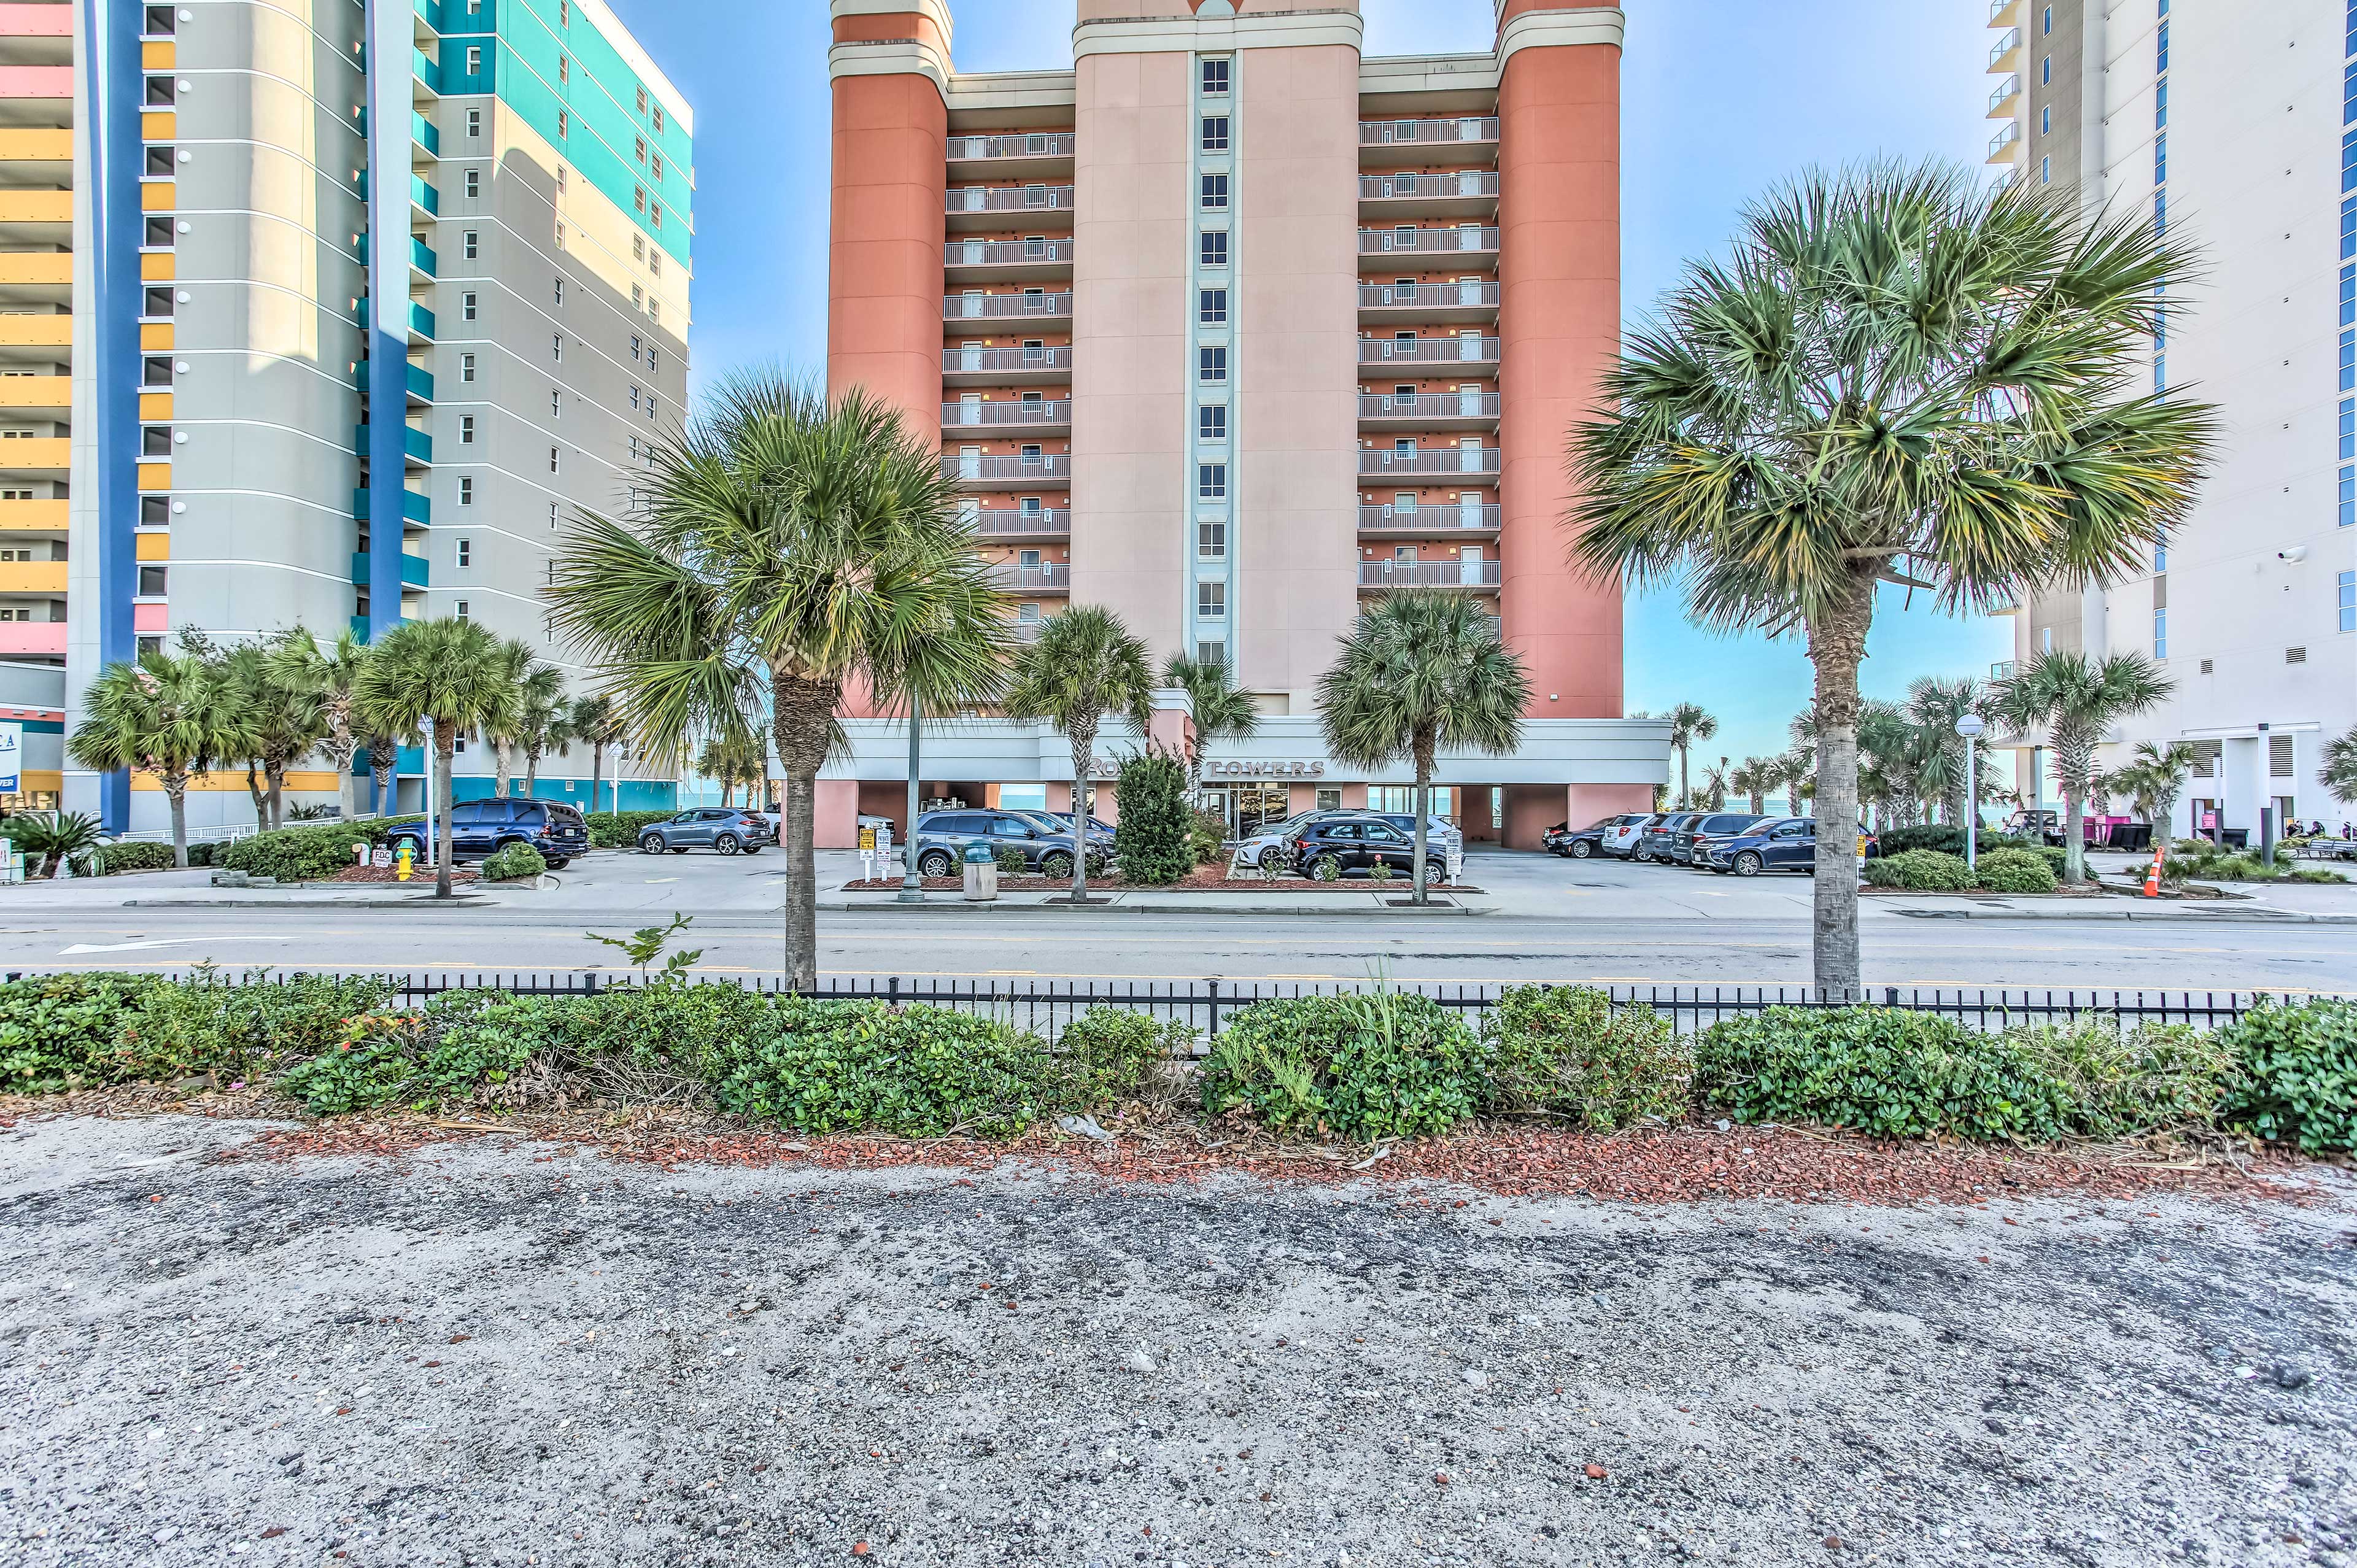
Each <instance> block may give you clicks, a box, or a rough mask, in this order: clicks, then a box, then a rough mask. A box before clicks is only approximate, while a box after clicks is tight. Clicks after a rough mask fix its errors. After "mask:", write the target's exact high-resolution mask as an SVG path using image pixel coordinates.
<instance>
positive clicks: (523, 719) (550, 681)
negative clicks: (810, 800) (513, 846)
mask: <svg viewBox="0 0 2357 1568" xmlns="http://www.w3.org/2000/svg"><path fill="white" fill-rule="evenodd" d="M497 658H498V663H499V672H500V680H501V681H502V682H504V683H505V684H506V685H507V686H508V688H509V689H510V692H511V697H510V700H509V701H508V702H507V703H505V704H504V705H503V706H502V707H501V708H500V712H499V713H498V714H494V715H493V716H492V717H490V718H489V719H487V720H485V721H484V724H483V728H482V737H483V740H484V742H485V743H486V744H487V745H489V746H490V748H491V756H492V758H493V761H492V776H491V793H492V794H493V795H495V796H496V797H498V798H499V799H500V800H506V799H507V798H508V793H509V791H510V790H511V789H512V788H513V786H514V782H515V758H516V753H517V752H518V751H519V750H521V749H522V746H523V739H524V729H525V725H526V723H527V715H528V714H533V712H535V711H537V712H539V713H542V714H545V713H547V712H548V711H549V709H550V708H551V707H553V706H554V705H555V704H557V703H562V702H563V701H564V698H565V677H564V675H563V674H562V673H560V672H559V671H557V669H556V667H555V666H554V665H553V664H547V663H544V662H542V660H541V657H540V651H539V650H537V649H535V648H533V645H532V644H531V643H529V642H525V641H523V640H522V639H520V638H502V639H500V643H499V652H498V655H497ZM525 793H526V794H530V793H531V791H530V790H529V789H527V790H526V791H525Z"/></svg>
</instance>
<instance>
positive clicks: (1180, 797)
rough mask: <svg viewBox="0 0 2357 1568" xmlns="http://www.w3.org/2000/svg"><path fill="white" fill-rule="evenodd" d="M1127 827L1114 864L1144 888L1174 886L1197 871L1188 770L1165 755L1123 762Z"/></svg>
mask: <svg viewBox="0 0 2357 1568" xmlns="http://www.w3.org/2000/svg"><path fill="white" fill-rule="evenodd" d="M1118 788H1119V789H1120V799H1121V829H1120V831H1119V832H1117V833H1115V834H1114V864H1115V865H1119V866H1120V867H1121V874H1122V875H1123V876H1124V877H1125V878H1126V879H1128V880H1129V881H1130V882H1132V883H1134V884H1135V885H1136V886H1140V887H1168V886H1172V885H1173V884H1175V883H1179V882H1183V881H1185V880H1186V879H1187V874H1188V873H1189V872H1190V871H1192V870H1194V869H1195V843H1194V837H1193V829H1194V820H1195V813H1194V812H1193V811H1191V810H1190V809H1189V807H1188V804H1187V768H1186V767H1185V765H1184V764H1182V763H1180V762H1179V760H1178V759H1177V758H1176V757H1165V756H1163V755H1162V754H1161V753H1159V752H1154V751H1148V752H1141V753H1135V754H1133V755H1131V756H1128V757H1123V758H1122V762H1121V777H1120V779H1119V784H1118Z"/></svg>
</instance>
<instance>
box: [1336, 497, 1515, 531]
mask: <svg viewBox="0 0 2357 1568" xmlns="http://www.w3.org/2000/svg"><path fill="white" fill-rule="evenodd" d="M1500 522H1501V508H1498V507H1496V506H1483V505H1481V504H1480V502H1478V501H1477V502H1475V503H1474V504H1473V505H1471V506H1448V505H1445V504H1444V505H1437V506H1410V507H1403V506H1362V507H1361V508H1360V509H1359V532H1361V533H1394V534H1398V533H1416V534H1432V533H1495V532H1498V528H1499V524H1500Z"/></svg>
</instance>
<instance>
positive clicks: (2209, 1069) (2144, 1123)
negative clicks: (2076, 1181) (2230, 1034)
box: [2010, 1013, 2234, 1139]
mask: <svg viewBox="0 0 2357 1568" xmlns="http://www.w3.org/2000/svg"><path fill="white" fill-rule="evenodd" d="M2010 1033H2011V1037H2012V1038H2013V1039H2015V1040H2016V1041H2018V1042H2019V1044H2020V1046H2021V1047H2022V1049H2023V1050H2024V1051H2025V1052H2027V1053H2028V1055H2029V1058H2030V1060H2032V1061H2033V1062H2035V1063H2036V1064H2037V1066H2038V1067H2039V1069H2040V1070H2041V1071H2043V1072H2044V1073H2046V1074H2047V1075H2048V1076H2049V1077H2050V1078H2051V1079H2054V1080H2055V1081H2056V1082H2057V1083H2059V1084H2060V1085H2061V1087H2062V1089H2063V1091H2064V1092H2065V1094H2066V1095H2067V1096H2068V1097H2069V1099H2070V1101H2071V1107H2072V1109H2071V1128H2072V1131H2073V1132H2075V1133H2082V1134H2083V1135H2085V1136H2087V1137H2090V1138H2107V1139H2115V1138H2134V1137H2139V1136H2143V1135H2145V1134H2147V1133H2201V1132H2206V1131H2210V1130H2212V1129H2214V1128H2215V1127H2216V1126H2217V1124H2218V1110H2219V1106H2220V1105H2221V1103H2222V1101H2223V1100H2224V1098H2225V1093H2226V1085H2227V1080H2228V1079H2229V1077H2230V1076H2231V1073H2232V1069H2233V1063H2234V1053H2233V1049H2232V1048H2231V1047H2228V1046H2226V1045H2225V1044H2223V1043H2222V1041H2221V1040H2220V1039H2219V1037H2218V1036H2215V1035H2212V1034H2208V1033H2205V1032H2204V1031H2202V1030H2200V1029H2196V1028H2194V1027H2193V1026H2190V1025H2189V1024H2142V1025H2138V1026H2136V1027H2135V1028H2133V1029H2123V1028H2122V1027H2121V1026H2120V1021H2119V1020H2118V1019H2117V1018H2115V1017H2111V1016H2108V1015H2104V1014H2100V1013H2083V1014H2081V1015H2079V1016H2078V1017H2076V1018H2073V1019H2072V1020H2071V1021H2070V1022H2069V1023H2067V1024H2040V1025H2030V1026H2024V1027H2020V1028H2017V1029H2014V1030H2012V1031H2011V1032H2010Z"/></svg>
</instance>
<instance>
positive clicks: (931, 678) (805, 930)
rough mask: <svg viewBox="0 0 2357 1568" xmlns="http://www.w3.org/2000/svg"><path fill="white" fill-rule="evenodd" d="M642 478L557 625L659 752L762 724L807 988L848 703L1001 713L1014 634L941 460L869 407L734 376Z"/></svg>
mask: <svg viewBox="0 0 2357 1568" xmlns="http://www.w3.org/2000/svg"><path fill="white" fill-rule="evenodd" d="M634 478H635V481H636V483H635V487H634V489H633V490H632V491H631V495H632V498H633V503H634V505H635V507H636V509H637V510H636V511H635V513H634V515H633V516H632V517H631V518H630V520H629V521H628V523H627V524H625V523H623V522H619V521H613V520H611V519H608V518H605V517H601V516H598V515H597V514H596V513H592V512H584V513H582V514H581V515H580V516H579V517H578V518H577V519H576V521H575V523H574V525H573V527H572V528H571V530H570V531H568V533H567V535H566V538H565V547H564V549H563V550H562V551H561V552H560V553H558V555H557V558H556V569H555V576H554V584H553V585H552V586H551V587H550V588H549V589H547V590H546V592H547V595H548V597H549V598H550V599H551V600H552V601H553V603H554V609H553V610H552V612H551V617H550V619H551V623H552V625H553V626H554V628H555V630H556V631H557V633H558V634H559V635H560V636H564V637H566V638H569V639H572V640H573V641H574V642H576V644H578V645H579V646H580V647H582V648H583V649H585V650H587V651H588V652H589V654H590V655H591V656H592V657H593V658H594V659H595V660H597V670H598V674H599V677H600V679H601V681H602V683H603V684H604V685H605V687H606V689H607V690H608V692H609V693H612V694H613V695H614V696H616V697H617V698H618V699H619V702H620V705H621V707H622V709H623V711H624V712H626V713H627V714H629V715H630V722H631V724H632V725H633V726H634V733H635V736H636V738H637V739H638V741H639V743H640V746H641V748H642V749H643V750H644V751H645V752H646V753H648V754H650V755H653V756H659V757H669V756H676V755H678V754H679V753H680V751H681V750H682V749H683V747H685V746H687V745H688V743H689V742H690V741H691V740H692V739H694V738H698V737H702V736H710V735H714V734H716V733H719V732H721V731H723V730H726V728H728V727H729V726H730V725H736V724H741V723H743V722H745V720H744V718H743V715H745V714H755V713H767V714H769V718H770V741H771V744H772V745H773V746H775V748H776V751H777V756H778V760H779V762H780V765H782V767H783V768H784V769H785V775H786V789H785V810H784V818H785V822H784V829H783V832H781V833H780V838H781V839H782V840H783V842H784V845H785V852H786V900H785V921H786V933H785V934H786V969H787V974H788V979H789V981H790V983H791V984H793V985H794V986H795V987H796V988H798V989H802V990H808V989H810V988H811V987H813V986H815V985H816V984H817V983H818V880H817V863H816V861H815V859H814V854H815V850H814V843H813V840H814V832H815V824H816V818H815V815H814V806H815V801H816V797H817V791H818V772H819V768H821V767H822V766H823V764H824V763H825V761H826V757H827V754H828V753H829V752H830V751H831V750H833V749H834V747H835V746H836V745H837V744H838V743H839V742H840V740H841V738H842V731H841V729H840V727H839V726H838V725H836V723H835V714H836V710H837V709H839V708H840V707H841V706H842V704H843V698H844V692H845V687H846V685H848V684H852V683H857V684H859V685H862V686H864V687H866V690H867V691H868V692H870V693H873V694H874V695H875V697H876V698H877V701H879V702H880V703H885V704H887V705H889V704H890V703H896V702H904V701H908V700H910V699H914V700H915V701H916V702H917V703H919V704H920V705H921V706H922V708H923V709H924V711H926V712H928V713H952V712H955V711H956V710H957V709H958V708H960V707H962V706H965V705H969V704H973V703H983V702H987V701H990V700H991V699H993V698H995V697H996V695H997V693H998V691H999V688H1000V686H1001V685H1002V684H1003V682H1004V681H1005V676H1006V650H1007V646H1008V628H1009V625H1010V624H1011V623H1010V622H1008V621H1007V619H1006V617H1005V616H1004V614H1003V613H1002V612H1001V609H1000V607H999V601H998V596H997V594H996V590H995V589H994V588H993V587H992V585H991V582H990V578H989V575H988V574H987V572H986V571H985V567H984V565H983V563H982V559H981V556H980V553H979V552H978V549H977V539H976V536H975V533H974V525H973V523H972V522H970V521H967V520H966V519H965V518H963V516H962V515H961V514H960V511H959V507H958V489H957V483H956V481H955V480H954V479H953V478H950V477H948V476H945V475H944V474H943V473H942V461H941V454H940V453H939V451H937V450H936V449H935V448H934V447H933V446H931V444H930V443H928V442H926V441H924V440H922V439H920V437H919V436H917V435H915V434H914V433H913V432H912V431H911V430H910V429H909V427H908V425H907V424H904V423H903V422H902V420H901V418H900V416H899V413H896V412H894V411H893V410H892V409H891V408H890V407H889V406H888V404H886V403H883V402H881V401H880V400H878V399H877V398H874V397H871V396H869V395H868V394H867V393H866V392H863V391H860V390H858V389H854V390H852V391H850V392H846V393H845V394H844V395H843V396H842V397H841V398H840V399H838V400H836V401H835V402H834V403H832V404H830V403H828V401H827V400H826V398H825V396H824V395H823V394H822V393H820V392H817V391H815V390H813V389H811V388H808V387H804V386H801V385H798V384H796V383H794V382H793V381H789V380H787V379H786V378H784V377H782V376H780V375H779V374H777V373H775V372H773V371H762V372H754V373H748V374H745V375H740V376H737V377H735V378H733V379H731V380H728V381H724V382H723V383H722V384H721V385H720V387H719V388H718V390H717V391H716V392H713V393H711V394H710V395H709V396H708V397H707V399H706V401H705V407H704V410H703V412H702V413H699V415H698V417H697V418H696V419H695V420H694V422H693V423H691V424H689V425H688V426H686V427H685V428H684V429H683V430H679V431H676V432H674V433H673V434H671V435H663V436H658V437H657V438H656V439H655V442H654V446H653V454H652V458H651V464H650V466H649V467H647V468H645V469H644V470H642V471H641V472H640V473H639V474H638V475H636V476H635V477H634ZM913 827H914V824H911V831H912V834H913Z"/></svg>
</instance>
